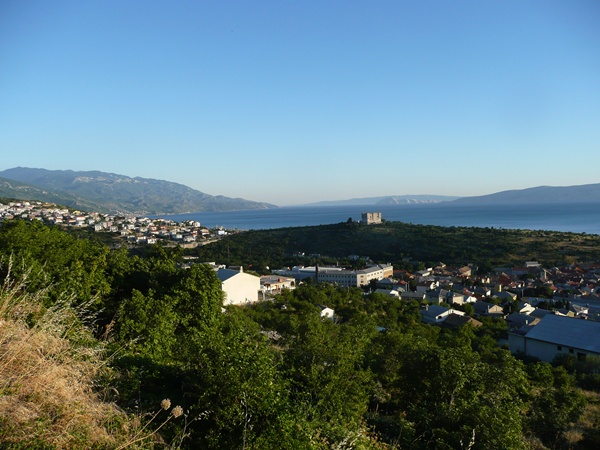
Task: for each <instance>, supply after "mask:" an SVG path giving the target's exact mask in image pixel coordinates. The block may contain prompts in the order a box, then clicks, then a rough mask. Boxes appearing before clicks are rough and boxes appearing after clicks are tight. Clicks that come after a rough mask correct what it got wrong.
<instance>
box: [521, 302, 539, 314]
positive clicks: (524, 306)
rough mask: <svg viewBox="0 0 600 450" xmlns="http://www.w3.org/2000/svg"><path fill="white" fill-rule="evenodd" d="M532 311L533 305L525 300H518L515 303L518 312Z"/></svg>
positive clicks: (528, 312) (529, 312) (526, 312)
mask: <svg viewBox="0 0 600 450" xmlns="http://www.w3.org/2000/svg"><path fill="white" fill-rule="evenodd" d="M533 311H535V307H533V306H531V305H530V304H529V303H527V302H519V303H518V305H517V310H516V312H518V313H519V314H531V313H532V312H533Z"/></svg>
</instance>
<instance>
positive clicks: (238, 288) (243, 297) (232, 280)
mask: <svg viewBox="0 0 600 450" xmlns="http://www.w3.org/2000/svg"><path fill="white" fill-rule="evenodd" d="M217 277H218V278H219V280H221V289H222V290H223V292H224V293H225V300H224V304H225V305H244V304H247V303H253V302H256V301H258V292H259V290H260V278H259V277H257V276H254V275H250V274H249V273H244V272H243V271H242V270H241V269H240V270H231V269H219V270H217Z"/></svg>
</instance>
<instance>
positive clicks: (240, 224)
mask: <svg viewBox="0 0 600 450" xmlns="http://www.w3.org/2000/svg"><path fill="white" fill-rule="evenodd" d="M367 211H380V212H381V213H382V216H383V218H384V220H388V221H401V222H407V223H414V224H422V225H440V226H466V227H493V228H505V229H528V230H552V231H567V232H575V233H588V234H600V204H590V203H579V204H556V205H493V206H490V205H467V206H465V205H453V204H444V203H440V204H422V205H393V206H389V205H386V206H373V205H363V206H319V207H315V206H295V207H282V208H276V209H260V210H246V211H227V212H197V213H189V214H177V215H170V216H161V217H165V218H170V219H173V220H176V221H178V222H181V221H183V220H188V219H191V220H196V221H198V222H200V223H201V224H202V225H204V226H206V227H209V228H213V227H217V226H222V227H224V228H227V229H239V230H251V229H270V228H284V227H300V226H308V225H325V224H332V223H339V222H345V221H346V220H348V219H349V218H352V219H353V220H360V217H361V213H362V212H367Z"/></svg>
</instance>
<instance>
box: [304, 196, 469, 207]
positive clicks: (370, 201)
mask: <svg viewBox="0 0 600 450" xmlns="http://www.w3.org/2000/svg"><path fill="white" fill-rule="evenodd" d="M458 198H460V197H456V196H448V195H388V196H384V197H363V198H351V199H349V200H329V201H322V202H316V203H310V204H307V205H303V206H361V205H365V206H369V205H414V204H422V203H441V202H449V201H452V200H456V199H458Z"/></svg>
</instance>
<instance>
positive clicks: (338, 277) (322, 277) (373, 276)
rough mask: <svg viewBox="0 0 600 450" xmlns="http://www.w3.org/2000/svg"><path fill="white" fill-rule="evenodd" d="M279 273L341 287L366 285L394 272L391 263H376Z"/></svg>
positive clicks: (281, 271)
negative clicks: (359, 267)
mask: <svg viewBox="0 0 600 450" xmlns="http://www.w3.org/2000/svg"><path fill="white" fill-rule="evenodd" d="M275 273H277V274H279V275H284V276H289V277H293V278H295V279H296V280H297V281H300V280H303V279H305V278H312V279H313V280H315V281H316V282H317V283H332V284H337V285H339V286H343V287H350V286H355V287H359V286H366V285H368V284H369V282H370V281H371V280H382V279H384V278H389V277H391V276H392V275H393V273H394V268H393V266H392V265H391V264H378V265H375V266H371V267H367V268H366V269H362V270H347V269H344V268H342V267H303V266H296V267H293V268H292V270H277V271H275Z"/></svg>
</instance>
